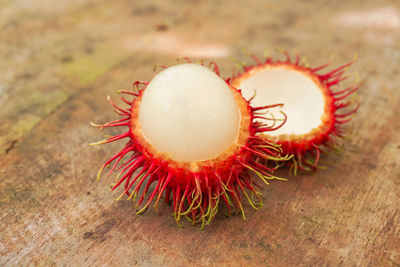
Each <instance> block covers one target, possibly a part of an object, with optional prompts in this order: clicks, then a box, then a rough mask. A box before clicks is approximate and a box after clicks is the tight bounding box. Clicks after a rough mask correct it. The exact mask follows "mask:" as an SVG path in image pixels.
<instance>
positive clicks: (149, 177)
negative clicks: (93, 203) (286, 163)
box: [92, 60, 288, 226]
mask: <svg viewBox="0 0 400 267" xmlns="http://www.w3.org/2000/svg"><path fill="white" fill-rule="evenodd" d="M209 67H210V68H211V67H212V70H211V69H210V68H207V67H205V66H204V64H201V65H198V64H192V63H191V62H190V61H189V60H188V63H186V64H180V65H176V66H172V67H168V68H167V67H164V70H162V71H161V72H159V73H158V74H157V75H155V77H154V78H153V79H152V80H151V81H150V82H142V81H137V82H135V83H134V90H133V91H120V93H123V94H126V95H128V96H130V97H132V100H127V99H126V98H124V97H121V99H122V100H123V101H124V102H125V103H126V104H127V105H128V107H127V108H120V107H118V106H117V105H115V104H114V103H113V102H112V101H111V100H110V98H108V100H109V102H110V103H111V104H112V105H113V106H114V108H115V111H116V113H118V114H119V115H121V116H122V117H123V118H122V119H119V120H115V121H112V122H109V123H106V124H103V125H97V124H93V123H92V125H94V126H97V127H100V128H105V127H117V126H121V127H125V128H126V129H127V130H126V131H125V132H123V133H121V134H118V135H115V136H112V137H108V138H107V139H105V140H102V141H100V142H97V143H94V144H93V145H95V144H105V143H109V142H113V141H116V140H120V139H123V138H127V139H128V142H127V143H126V145H125V146H124V147H123V148H122V149H121V150H120V151H119V152H118V153H117V154H115V155H114V156H113V157H111V158H110V159H109V160H107V161H106V162H105V164H104V165H103V166H102V167H101V169H100V171H99V174H98V178H99V177H100V174H101V172H102V170H103V169H104V168H105V167H106V166H110V167H111V170H110V172H109V174H111V173H112V172H113V171H114V170H118V169H120V172H119V174H118V175H117V177H116V183H115V185H114V186H113V188H112V189H113V190H114V189H116V188H117V187H119V186H121V185H122V186H123V187H124V189H123V192H122V194H121V196H120V198H122V197H123V196H124V195H126V196H127V198H128V199H133V200H134V201H135V202H136V208H137V213H138V214H141V213H142V212H144V211H146V209H147V208H148V207H149V206H150V204H151V203H152V202H153V201H154V203H155V204H154V206H155V207H157V205H158V203H159V200H160V199H161V197H162V195H163V194H164V193H165V200H166V202H167V203H171V204H172V206H173V215H174V217H175V220H176V222H179V220H180V218H181V217H185V218H187V219H188V220H189V221H191V222H192V223H193V224H195V223H199V222H201V223H202V226H204V225H205V224H207V223H209V222H210V221H211V219H212V218H213V217H214V216H215V215H216V213H217V211H218V204H219V202H223V203H224V204H225V205H226V207H227V211H228V213H229V214H230V213H231V207H236V208H238V210H240V211H242V214H243V217H244V213H243V205H242V202H241V200H242V198H243V197H246V198H247V199H248V201H249V202H250V204H251V205H252V206H253V207H255V208H258V207H259V206H260V205H262V198H261V194H260V192H258V191H257V190H256V188H258V187H259V186H260V185H259V184H257V183H256V182H255V181H254V177H259V178H261V180H262V181H263V182H265V183H267V184H268V181H267V180H269V179H280V178H278V177H275V176H273V175H272V172H273V170H274V168H275V167H276V162H278V161H281V160H287V159H288V158H287V157H282V156H281V150H280V148H279V146H275V145H273V144H272V143H269V142H266V141H263V140H262V139H260V138H259V137H258V136H256V133H260V132H266V131H274V130H277V129H279V127H281V126H282V125H283V122H279V123H277V121H274V122H273V123H272V124H271V123H270V122H269V125H267V124H265V123H264V124H262V123H260V122H256V121H255V116H257V114H258V115H259V113H260V112H264V111H265V110H267V109H269V108H272V107H275V106H277V105H270V106H265V107H259V108H252V107H251V106H250V105H249V101H247V100H245V99H244V98H243V97H242V96H241V93H240V91H239V90H237V89H235V88H233V87H232V86H230V85H229V84H228V83H227V82H226V81H224V80H223V79H222V78H221V77H220V75H219V70H218V67H217V65H216V64H215V63H213V62H211V63H210V65H209ZM259 116H260V115H259ZM123 158H124V160H123ZM260 158H262V159H263V160H265V161H268V162H270V163H271V164H270V165H261V164H259V163H258V161H259V159H260ZM250 172H254V173H255V174H256V175H253V176H252V175H250ZM152 184H153V186H151V185H152ZM253 198H255V200H256V201H255V200H253Z"/></svg>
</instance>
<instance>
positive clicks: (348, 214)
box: [0, 0, 400, 266]
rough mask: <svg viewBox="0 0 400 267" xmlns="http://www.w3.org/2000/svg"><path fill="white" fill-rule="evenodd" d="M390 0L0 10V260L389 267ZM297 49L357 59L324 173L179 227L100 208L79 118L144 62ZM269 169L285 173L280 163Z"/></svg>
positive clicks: (399, 227) (113, 205) (397, 154)
mask: <svg viewBox="0 0 400 267" xmlns="http://www.w3.org/2000/svg"><path fill="white" fill-rule="evenodd" d="M399 4H400V3H399V2H398V1H397V0H396V1H394V0H393V1H390V0H385V1H383V0H373V1H361V0H351V1H301V2H300V1H272V0H271V1H232V0H224V1H201V0H198V1H172V0H171V1H161V0H160V1H157V2H156V3H153V4H150V3H148V1H144V0H143V1H127V0H116V1H105V0H98V1H97V0H96V1H95V0H88V1H80V0H71V1H53V0H31V1H22V0H13V1H10V0H3V1H0V59H1V60H0V92H1V94H0V103H1V109H0V121H1V123H0V154H1V155H0V211H1V213H0V222H1V223H0V255H1V257H0V265H1V266H17V265H42V266H49V265H61V266H63V265H65V266H71V265H75V266H80V265H81V266H87V265H96V266H97V265H103V266H106V265H114V266H121V265H123V266H128V265H139V266H168V265H173V266H188V265H194V266H207V265H209V266H213V265H214V266H220V265H230V266H263V265H266V266H288V265H306V266H309V265H315V266H321V265H330V266H337V265H344V266H354V265H356V266H367V265H369V266H399V265H400V210H399V209H400V165H399V162H400V120H399V118H398V116H399V114H400V90H399V88H400V75H399V74H400V45H399V44H400V34H399V33H400V5H399ZM242 48H246V49H248V50H250V51H253V52H255V53H256V54H257V55H262V53H263V51H264V49H265V48H268V49H275V48H283V49H287V50H289V51H292V50H293V49H297V50H298V51H299V53H300V54H301V55H303V56H305V57H306V58H307V59H308V61H309V62H310V63H311V64H313V65H317V64H320V63H324V62H325V61H327V60H328V59H329V58H330V57H331V55H332V54H335V55H336V57H335V60H334V64H336V63H337V64H340V63H342V62H346V61H348V60H350V59H351V58H352V57H353V55H354V53H355V52H358V55H359V59H358V61H357V63H356V64H355V65H354V67H353V68H352V70H354V71H357V72H358V74H359V76H360V77H361V78H363V79H365V84H364V86H363V87H362V90H361V91H360V94H359V96H360V100H361V102H362V106H361V108H360V110H359V113H358V114H357V116H356V117H355V118H354V123H353V128H354V134H353V136H352V138H351V139H349V140H345V142H344V147H345V150H344V152H343V153H342V154H340V155H329V156H326V157H325V158H324V160H325V162H330V164H329V168H328V169H326V170H321V171H318V172H316V173H315V174H311V175H299V176H297V177H289V178H290V179H289V181H287V182H274V183H272V184H271V185H270V186H269V187H267V188H265V189H264V190H263V193H264V200H265V203H266V204H265V206H264V207H263V208H261V209H260V210H258V211H254V210H252V209H251V208H250V207H248V206H246V215H247V216H246V217H247V220H246V221H243V220H242V218H241V216H232V217H231V218H225V217H223V216H217V218H216V220H215V221H214V222H213V223H212V224H211V225H210V226H207V227H206V228H205V229H204V230H203V231H199V230H198V228H196V227H192V226H190V225H189V224H186V225H185V227H184V228H183V229H181V228H178V227H177V226H176V225H175V223H174V220H173V218H172V217H171V213H170V207H168V206H167V205H166V204H163V205H161V207H160V211H159V212H158V213H156V212H155V211H154V210H149V212H147V213H146V214H145V215H143V216H136V215H135V212H134V209H133V205H132V203H131V202H128V201H119V202H117V201H115V199H116V197H117V196H118V195H119V193H120V192H119V191H118V190H117V192H110V190H109V188H110V185H111V183H112V179H111V178H102V179H101V180H100V181H99V182H97V181H96V179H95V175H96V173H97V170H98V168H99V167H100V165H101V163H102V162H104V161H105V160H106V158H107V157H108V156H109V155H111V153H114V152H116V151H117V149H118V148H119V147H120V145H121V143H119V144H113V145H107V146H99V147H89V146H88V145H87V144H88V143H89V142H93V141H96V140H99V139H101V137H102V136H101V133H100V132H99V131H98V130H97V129H93V128H92V127H90V126H89V121H91V120H93V121H96V122H106V121H108V120H110V119H112V118H115V114H113V112H112V110H111V108H110V106H109V105H108V104H107V102H106V100H105V97H106V95H107V94H111V95H112V97H113V98H114V99H116V98H117V95H116V93H115V91H116V90H117V89H128V88H129V87H130V84H131V82H132V81H134V80H135V79H142V80H146V79H150V78H151V77H152V75H153V71H152V68H153V65H154V64H155V63H162V64H173V63H174V62H175V58H176V57H177V56H184V55H187V56H191V57H194V58H196V57H203V58H213V59H214V60H215V61H216V62H217V63H218V64H220V66H221V68H222V70H223V72H224V74H229V73H230V71H231V66H232V65H233V63H232V60H231V57H237V58H240V59H244V58H245V57H244V56H243V55H242V53H241V49H242ZM280 174H281V175H286V171H285V170H283V171H282V172H281V173H280Z"/></svg>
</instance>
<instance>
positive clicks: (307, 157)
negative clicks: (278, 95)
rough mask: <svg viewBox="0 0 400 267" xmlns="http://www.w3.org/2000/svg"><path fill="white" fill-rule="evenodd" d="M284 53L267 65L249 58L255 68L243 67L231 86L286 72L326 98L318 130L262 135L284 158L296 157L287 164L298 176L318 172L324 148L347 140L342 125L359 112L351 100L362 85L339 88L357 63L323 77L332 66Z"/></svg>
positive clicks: (268, 58)
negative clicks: (300, 77) (312, 63)
mask: <svg viewBox="0 0 400 267" xmlns="http://www.w3.org/2000/svg"><path fill="white" fill-rule="evenodd" d="M283 53H284V55H285V56H286V59H285V60H273V59H272V58H271V57H267V58H266V59H265V60H264V61H261V60H260V59H258V58H257V57H255V56H254V55H251V54H250V57H251V58H252V59H254V60H255V61H256V64H255V65H244V66H242V67H243V71H241V72H239V73H238V74H235V75H233V78H231V79H229V80H228V82H229V83H230V84H231V85H232V86H234V87H236V88H238V87H239V86H238V85H239V84H240V83H241V82H242V81H243V80H245V79H246V78H247V77H249V76H251V75H253V74H255V73H257V72H258V71H262V70H265V69H273V68H285V69H287V70H292V71H298V72H301V73H302V74H304V75H305V76H307V77H308V78H310V79H311V80H312V81H313V82H314V83H315V84H316V85H317V86H318V88H319V89H320V90H321V92H322V94H323V96H324V98H325V110H324V115H323V117H322V121H323V123H322V124H321V125H320V126H319V127H317V128H314V129H313V130H312V131H311V132H309V133H307V134H302V135H279V136H270V135H268V133H263V134H261V137H262V138H264V139H266V140H269V141H271V142H273V143H276V144H279V145H280V146H281V148H282V150H283V153H284V154H293V155H294V157H293V158H292V160H291V161H287V162H285V163H284V164H285V165H288V166H290V167H291V170H292V171H293V173H294V174H295V175H296V174H297V170H298V169H299V170H307V171H312V170H316V169H317V168H318V167H319V166H318V163H319V159H320V154H321V153H327V152H328V151H325V150H324V148H328V150H331V149H335V150H340V146H339V143H338V139H341V138H344V136H345V130H344V129H343V127H342V125H343V124H344V123H347V122H349V121H350V120H351V118H352V116H353V115H354V114H355V113H356V111H357V110H358V108H359V103H355V102H356V101H355V98H354V97H352V96H354V95H355V93H356V91H357V90H358V89H359V88H360V87H361V85H362V83H359V82H358V80H357V81H356V82H355V83H354V84H353V85H352V86H349V87H347V88H343V89H342V88H340V87H341V82H342V81H344V80H346V79H347V78H348V76H346V75H345V72H346V69H347V68H348V67H349V66H351V65H352V64H353V63H354V62H355V59H353V60H352V61H350V62H348V63H346V64H343V65H341V66H339V67H337V68H335V69H333V70H330V71H327V72H325V73H321V71H322V70H324V69H325V68H327V67H328V66H330V64H331V63H330V62H328V63H326V64H323V65H321V66H318V67H316V68H310V67H308V66H307V65H306V64H303V63H301V62H300V57H299V55H297V54H296V57H295V60H294V61H292V60H291V58H290V55H289V54H288V53H287V52H285V51H283ZM283 104H284V103H283Z"/></svg>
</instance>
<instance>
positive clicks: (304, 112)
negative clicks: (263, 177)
mask: <svg viewBox="0 0 400 267" xmlns="http://www.w3.org/2000/svg"><path fill="white" fill-rule="evenodd" d="M252 71H254V74H253V73H252V72H250V75H249V76H248V77H247V78H245V79H242V80H241V81H240V84H238V85H236V84H234V86H235V87H237V88H239V89H242V94H243V97H244V98H246V99H247V100H248V99H250V98H251V97H252V96H253V95H254V92H255V91H256V96H255V98H254V99H253V101H252V102H251V105H252V106H253V107H258V106H266V105H272V104H278V103H282V104H284V107H283V108H282V111H283V112H285V113H286V115H287V117H288V119H287V122H286V123H285V124H284V125H283V126H282V127H281V128H279V129H278V130H276V131H271V132H267V134H268V135H270V136H279V135H302V134H307V133H309V132H310V131H312V130H313V129H315V128H317V127H319V126H320V125H321V124H322V117H323V115H324V107H325V99H324V96H323V93H322V91H321V90H320V88H319V87H318V86H317V85H316V84H315V83H314V81H313V80H312V79H311V78H309V77H308V76H306V75H305V74H304V73H302V72H300V71H296V70H291V69H285V68H284V67H273V68H270V67H268V68H266V69H263V70H256V69H254V70H252ZM273 114H274V115H275V117H276V118H278V117H280V118H281V117H282V115H280V116H279V114H278V113H277V112H273ZM268 117H270V116H268ZM259 121H261V122H263V123H268V124H269V125H270V124H271V121H265V120H263V119H261V120H259Z"/></svg>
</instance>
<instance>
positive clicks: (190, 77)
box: [139, 64, 240, 161]
mask: <svg viewBox="0 0 400 267" xmlns="http://www.w3.org/2000/svg"><path fill="white" fill-rule="evenodd" d="M139 122H140V126H141V128H142V133H143V135H144V137H145V138H146V139H147V140H148V142H149V143H150V144H151V145H152V146H154V148H155V149H156V150H157V151H159V152H162V153H168V154H169V156H170V157H171V158H173V159H174V160H177V161H197V160H207V159H212V158H215V157H217V156H218V155H220V154H221V153H222V152H224V151H225V150H226V149H227V148H229V147H230V146H231V145H232V144H233V143H234V142H235V141H236V139H237V135H238V131H239V125H240V114H239V108H238V106H237V104H236V102H235V99H234V96H233V94H232V92H231V89H230V88H229V86H228V85H227V84H226V83H225V81H224V80H222V79H221V78H220V77H219V76H218V75H216V74H215V73H214V72H212V71H211V70H209V69H208V68H206V67H203V66H200V65H197V64H182V65H177V66H173V67H169V68H167V69H165V70H163V71H162V72H160V73H158V74H157V75H156V76H155V77H154V78H153V80H152V81H151V82H150V83H149V85H148V86H147V87H146V89H145V90H144V92H143V97H142V100H141V103H140V108H139Z"/></svg>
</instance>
